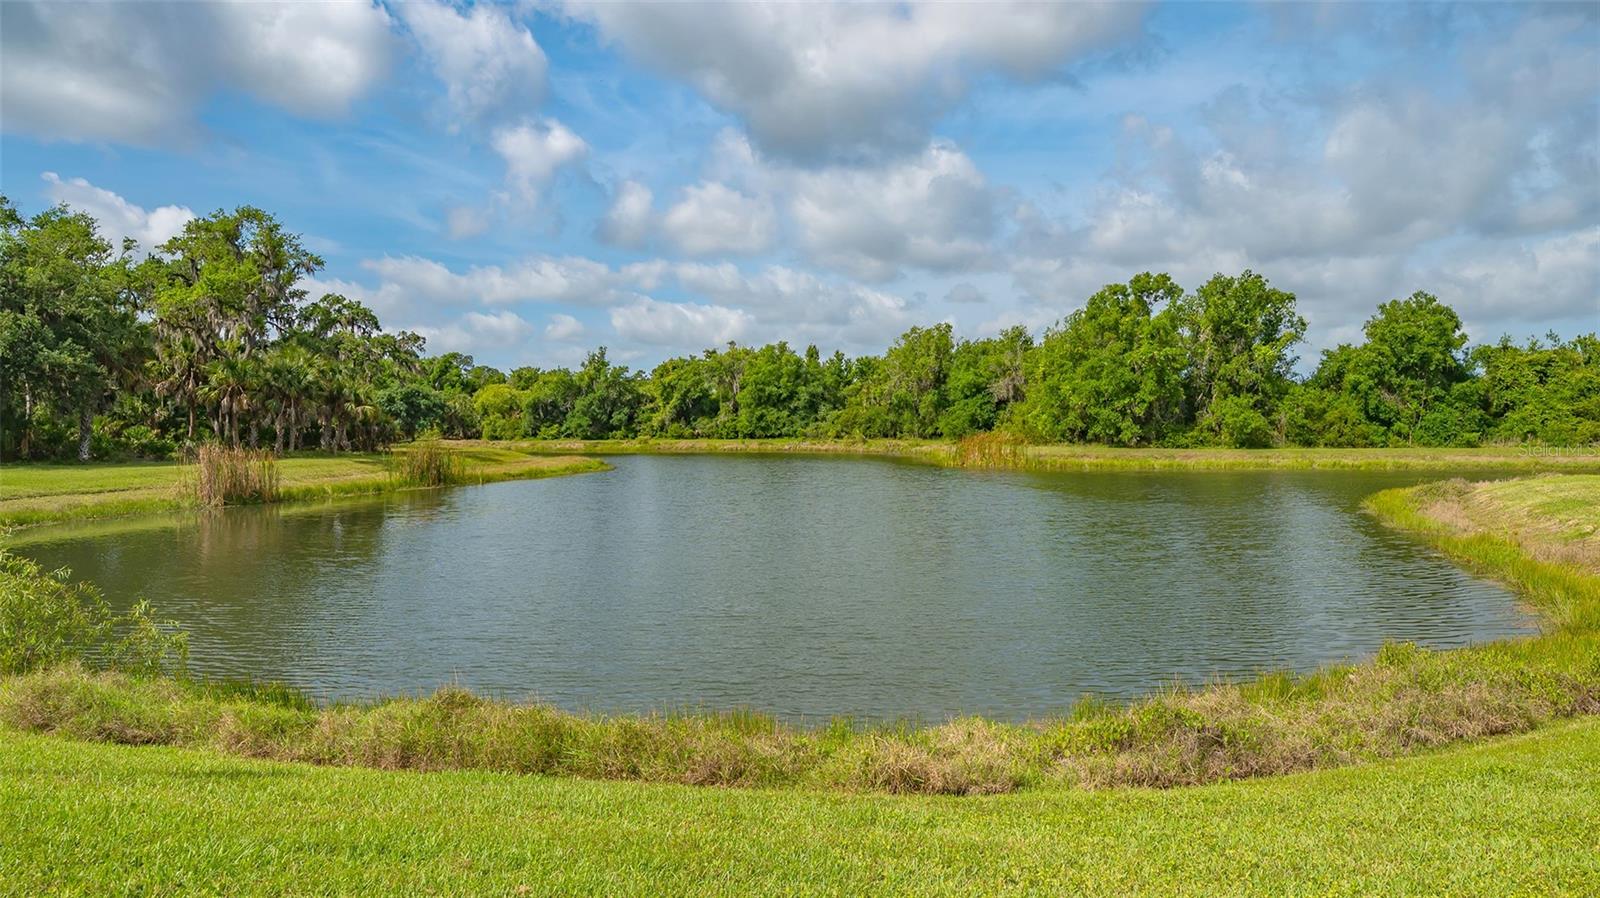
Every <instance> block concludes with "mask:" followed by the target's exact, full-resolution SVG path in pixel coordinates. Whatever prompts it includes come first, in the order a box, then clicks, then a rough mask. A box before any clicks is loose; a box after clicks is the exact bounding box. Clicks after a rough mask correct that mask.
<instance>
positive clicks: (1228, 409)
mask: <svg viewBox="0 0 1600 898" xmlns="http://www.w3.org/2000/svg"><path fill="white" fill-rule="evenodd" d="M1208 423H1209V424H1210V425H1211V427H1213V428H1214V429H1215V430H1216V433H1217V437H1218V439H1219V440H1220V441H1221V442H1222V443H1223V444H1224V445H1227V446H1232V447H1233V448H1235V449H1264V448H1266V447H1268V446H1271V445H1272V425H1271V424H1270V423H1268V422H1267V418H1266V416H1265V415H1263V414H1261V412H1259V411H1257V410H1256V407H1255V403H1254V402H1253V401H1252V400H1251V399H1250V398H1249V397H1247V396H1228V397H1226V398H1224V399H1218V400H1217V401H1216V402H1215V403H1214V404H1213V405H1212V406H1211V412H1210V421H1209V422H1208Z"/></svg>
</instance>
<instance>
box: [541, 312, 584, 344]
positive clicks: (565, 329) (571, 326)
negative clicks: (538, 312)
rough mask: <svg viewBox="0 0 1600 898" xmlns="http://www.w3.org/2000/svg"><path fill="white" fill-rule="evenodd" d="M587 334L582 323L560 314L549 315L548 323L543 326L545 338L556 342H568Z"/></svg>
mask: <svg viewBox="0 0 1600 898" xmlns="http://www.w3.org/2000/svg"><path fill="white" fill-rule="evenodd" d="M587 333H588V330H587V329H586V328H585V327H584V326H583V322H582V321H579V320H578V319H576V318H574V317H572V316H571V315H567V314H565V313H562V312H557V313H556V314H554V315H551V316H550V323H549V324H546V325H545V326H544V335H545V338H546V339H549V340H555V341H557V342H570V341H572V340H576V339H578V338H580V337H582V336H584V335H585V334H587Z"/></svg>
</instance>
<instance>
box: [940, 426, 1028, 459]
mask: <svg viewBox="0 0 1600 898" xmlns="http://www.w3.org/2000/svg"><path fill="white" fill-rule="evenodd" d="M1026 448H1027V441H1026V440H1024V439H1023V438H1022V437H1020V436H1017V435H1016V434H1014V433H1007V432H1006V431H1003V430H992V431H988V432H986V433H975V434H972V435H971V436H966V437H962V438H961V440H960V441H959V442H957V443H956V446H955V461H956V464H957V465H958V466H960V467H963V468H1017V467H1021V466H1022V463H1023V460H1024V456H1025V453H1026Z"/></svg>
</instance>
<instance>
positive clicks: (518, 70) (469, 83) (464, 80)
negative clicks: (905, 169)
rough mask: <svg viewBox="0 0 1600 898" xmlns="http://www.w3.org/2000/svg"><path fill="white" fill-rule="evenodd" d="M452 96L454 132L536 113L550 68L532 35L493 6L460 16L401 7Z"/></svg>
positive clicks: (423, 2) (415, 3)
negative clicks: (528, 113) (485, 122)
mask: <svg viewBox="0 0 1600 898" xmlns="http://www.w3.org/2000/svg"><path fill="white" fill-rule="evenodd" d="M396 9H397V10H398V12H399V14H400V17H401V18H402V19H404V20H405V23H406V25H407V26H408V27H409V28H410V29H411V34H412V35H413V36H414V37H415V38H416V39H417V43H418V44H420V45H421V47H422V51H423V54H424V56H426V57H427V59H428V61H429V63H430V64H431V65H432V66H433V70H434V72H435V74H437V75H438V77H439V80H441V81H443V82H444V84H445V87H446V90H447V91H448V97H449V103H450V107H451V112H452V116H453V122H454V124H453V126H452V127H453V128H454V127H455V126H459V125H462V124H472V123H475V122H478V121H482V120H485V119H492V118H495V117H499V116H503V115H505V114H507V113H511V114H516V113H519V112H520V113H522V114H526V113H527V112H529V111H531V110H532V109H534V108H535V107H536V106H537V105H538V103H539V101H540V100H541V99H542V97H543V95H544V89H545V74H546V70H547V69H548V67H549V62H548V61H547V60H546V59H545V55H544V51H543V50H542V49H540V47H539V44H538V43H537V42H536V41H534V39H533V35H532V34H531V33H529V31H528V29H527V28H525V27H523V26H522V25H519V24H517V23H516V22H513V21H511V19H510V17H509V16H507V15H506V13H505V12H504V11H503V10H501V9H499V8H496V7H494V6H490V5H487V4H478V5H475V6H473V7H471V8H470V9H463V10H457V9H455V8H454V7H452V6H450V5H448V4H446V3H436V2H433V0H409V2H405V3H400V4H398V5H397V7H396Z"/></svg>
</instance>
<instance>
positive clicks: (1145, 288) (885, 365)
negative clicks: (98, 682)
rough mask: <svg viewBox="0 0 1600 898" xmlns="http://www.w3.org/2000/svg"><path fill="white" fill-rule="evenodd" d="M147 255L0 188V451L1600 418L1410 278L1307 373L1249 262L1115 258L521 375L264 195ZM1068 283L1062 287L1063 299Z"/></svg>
mask: <svg viewBox="0 0 1600 898" xmlns="http://www.w3.org/2000/svg"><path fill="white" fill-rule="evenodd" d="M160 250H161V252H160V254H159V255H153V256H149V257H146V258H144V259H142V260H139V259H135V258H133V257H132V253H131V252H129V251H127V250H124V251H122V252H121V253H118V252H116V251H115V250H114V248H113V247H111V246H109V245H108V244H107V243H106V242H105V241H104V240H103V239H101V238H100V237H99V236H98V235H97V232H96V223H95V222H94V220H93V219H91V218H89V217H88V216H85V215H82V214H80V213H73V212H70V211H69V210H67V209H65V208H62V207H58V208H54V209H50V210H47V211H45V212H43V213H40V214H38V215H36V216H33V217H32V218H24V217H23V216H22V215H21V214H19V213H18V212H17V210H16V209H15V208H14V207H13V206H12V205H11V204H10V203H9V201H7V200H5V199H4V198H3V197H0V457H5V458H19V457H20V458H65V457H74V456H76V457H78V458H80V459H87V458H89V457H93V456H98V457H110V458H114V457H127V456H133V457H147V456H162V455H167V454H171V453H173V452H174V451H176V450H180V449H181V450H182V451H185V452H187V451H192V449H193V447H194V446H196V445H198V444H200V443H203V442H220V443H225V444H227V445H229V446H235V447H238V446H249V447H251V448H259V447H261V446H265V445H268V444H270V445H271V447H272V449H273V451H274V452H277V453H279V454H282V453H285V452H294V451H297V450H299V449H302V448H307V447H317V448H320V449H321V450H323V451H325V452H343V451H374V450H377V449H379V448H381V447H383V446H386V445H387V444H389V443H391V442H393V441H395V440H410V439H415V438H416V436H417V435H418V434H423V433H436V434H437V435H439V436H441V437H446V438H476V437H482V438H486V439H493V440H500V439H506V440H509V439H522V438H536V439H555V438H576V439H588V440H600V439H626V438H633V437H638V436H654V437H673V438H691V439H692V438H722V439H771V438H784V437H807V436H810V437H835V438H937V437H943V438H947V439H952V440H959V439H961V438H963V437H967V436H970V435H972V434H978V433H986V432H989V431H993V430H997V429H1000V430H1006V431H1008V432H1013V433H1018V434H1022V435H1025V436H1027V437H1028V438H1029V439H1032V440H1036V441H1053V442H1073V443H1101V444H1109V445H1114V446H1152V445H1164V446H1201V445H1227V446H1237V447H1260V446H1274V445H1284V444H1293V445H1302V446H1330V447H1332V446H1351V447H1359V446H1394V445H1407V446H1446V445H1449V446H1472V445H1477V444H1480V443H1483V442H1522V441H1534V442H1542V443H1547V444H1558V445H1574V444H1589V443H1594V442H1597V441H1600V338H1597V337H1596V336H1595V335H1593V334H1590V335H1587V336H1580V337H1578V338H1576V339H1574V340H1572V341H1570V342H1562V341H1561V340H1560V339H1559V338H1556V337H1554V336H1552V337H1551V338H1550V342H1549V343H1548V344H1544V343H1539V342H1533V343H1530V344H1528V345H1526V346H1516V345H1512V344H1511V343H1510V342H1509V341H1507V340H1502V341H1501V342H1500V343H1499V344H1497V345H1493V346H1483V347H1478V348H1477V349H1474V350H1471V351H1469V350H1468V349H1467V348H1466V335H1465V334H1464V333H1463V332H1462V330H1461V322H1460V319H1459V317H1458V316H1457V315H1456V313H1455V312H1454V311H1452V310H1451V309H1450V308H1449V307H1448V306H1447V305H1445V304H1443V303H1441V302H1439V301H1438V299H1437V298H1435V297H1433V296H1431V295H1429V294H1426V293H1416V294H1413V295H1412V296H1411V297H1409V298H1406V299H1401V300H1395V301H1392V302H1387V303H1384V304H1382V305H1381V306H1380V307H1379V308H1378V310H1377V313H1376V314H1375V315H1374V316H1373V317H1372V318H1371V320H1369V321H1368V322H1367V324H1366V329H1365V341H1364V342H1363V343H1361V344H1359V345H1343V346H1339V347H1336V348H1334V349H1332V350H1329V351H1327V352H1326V353H1324V355H1323V358H1322V360H1321V364H1320V365H1319V366H1318V368H1317V370H1316V372H1315V373H1314V374H1313V375H1312V376H1311V377H1310V378H1309V379H1307V380H1305V381H1304V382H1297V380H1296V379H1295V377H1294V375H1293V372H1292V367H1293V365H1294V363H1295V361H1296V357H1295V355H1294V349H1295V347H1296V346H1297V345H1298V344H1299V343H1300V341H1301V340H1302V338H1303V336H1304V334H1305V329H1306V323H1305V320H1304V319H1303V318H1301V317H1300V315H1299V314H1298V312H1297V310H1296V303H1295V297H1294V295H1293V294H1291V293H1288V292H1286V291H1283V290H1279V289H1277V288H1274V287H1272V286H1271V285H1270V284H1269V283H1268V281H1267V280H1266V278H1264V277H1262V276H1261V275H1259V274H1256V273H1255V272H1252V271H1245V272H1243V273H1241V274H1239V275H1237V276H1229V275H1223V274H1218V275H1216V276H1215V277H1213V278H1211V279H1210V280H1209V281H1207V282H1206V283H1205V284H1203V285H1202V286H1201V287H1200V288H1199V289H1198V290H1196V291H1194V292H1193V293H1185V292H1184V290H1183V289H1182V288H1181V287H1179V285H1177V284H1176V283H1175V282H1173V280H1172V279H1171V278H1170V277H1169V276H1167V275H1165V274H1153V273H1144V274H1140V275H1137V276H1135V277H1134V278H1132V279H1131V280H1130V281H1129V282H1128V283H1126V284H1109V285H1107V286H1105V287H1104V288H1102V289H1101V290H1099V291H1098V292H1096V293H1095V294H1094V295H1093V296H1090V297H1089V298H1088V299H1087V301H1086V302H1085V303H1084V305H1083V307H1082V308H1080V309H1078V310H1077V311H1074V312H1072V313H1071V314H1069V315H1068V316H1067V317H1065V318H1064V319H1062V320H1061V321H1060V322H1058V323H1057V324H1056V325H1055V326H1053V327H1051V328H1049V329H1047V330H1046V332H1045V333H1044V335H1043V336H1042V338H1041V340H1040V341H1039V342H1038V344H1037V345H1035V342H1034V340H1033V337H1032V335H1031V334H1030V333H1029V332H1028V330H1027V329H1026V328H1023V327H1012V328H1009V329H1007V330H1006V331H1004V332H1003V333H1001V334H999V335H998V336H995V337H990V338H986V339H977V340H958V339H956V337H955V335H954V333H953V332H952V328H951V326H950V325H949V324H948V323H941V324H936V325H933V326H931V327H912V328H909V329H908V330H906V331H905V332H904V333H903V334H901V335H900V336H899V337H898V338H897V339H896V340H895V341H894V343H893V344H892V345H891V346H889V347H888V348H887V349H886V350H885V351H884V352H883V354H881V355H867V356H861V357H858V358H853V359H852V358H846V357H845V356H844V354H843V353H839V352H835V353H833V354H832V355H830V356H824V355H823V354H822V353H821V352H820V351H819V350H818V349H817V347H815V346H808V347H806V349H805V351H804V352H803V353H801V352H797V351H796V350H795V349H793V348H791V347H790V346H789V345H788V344H787V343H785V342H782V341H780V342H776V343H770V344H767V345H764V346H741V345H738V344H734V343H729V344H728V345H726V346H724V347H721V348H717V349H708V350H706V351H704V352H703V353H700V354H698V355H690V356H683V357H679V358H672V359H667V360H666V361H664V362H662V363H661V364H659V365H657V366H656V367H655V368H654V369H653V370H652V371H650V372H649V373H648V374H646V373H645V372H643V371H633V370H630V369H629V368H628V367H627V366H625V365H619V364H616V363H614V362H612V361H611V360H610V358H609V356H608V355H607V352H606V350H605V349H604V348H603V347H602V348H600V349H598V350H597V351H595V352H592V353H590V354H589V355H588V356H587V357H586V358H585V360H584V363H583V364H582V366H580V367H579V368H578V369H577V370H570V369H567V368H536V367H521V368H517V369H515V370H513V371H512V372H511V373H510V374H509V375H507V374H506V373H504V372H502V371H500V370H498V369H496V368H493V367H490V366H486V365H480V364H477V363H476V362H475V361H474V359H473V358H472V356H469V355H465V354H462V353H459V352H447V353H444V354H441V355H439V356H436V357H431V358H429V357H424V355H423V345H424V344H423V340H422V338H421V337H419V336H417V335H416V334H410V333H405V332H401V333H396V334H391V333H387V332H385V331H383V329H382V327H381V324H380V322H379V321H378V318H377V316H376V315H375V314H374V313H373V312H372V311H371V310H370V309H368V308H366V307H364V306H363V305H361V304H360V303H359V302H356V301H353V300H351V299H348V298H346V297H343V296H340V295H338V294H325V295H323V296H320V297H313V296H310V295H308V294H307V293H306V292H305V290H304V289H303V288H302V287H301V286H300V285H301V284H304V283H306V279H307V277H308V276H310V275H314V274H315V273H316V272H317V271H318V270H319V269H320V268H321V266H322V259H320V258H319V257H317V256H316V255H315V254H314V253H311V252H310V251H308V250H307V249H306V248H305V246H304V245H303V243H302V241H301V239H300V237H299V236H298V235H296V234H293V233H291V232H290V231H289V230H288V229H287V228H285V227H284V226H283V225H282V224H281V223H279V222H278V221H277V219H275V218H274V217H273V216H272V215H270V214H269V213H267V212H265V211H263V210H260V209H256V208H253V207H248V206H245V207H240V208H237V209H234V210H232V211H226V210H219V211H217V212H214V213H212V214H211V215H208V216H205V217H202V218H198V219H195V220H193V221H191V222H189V223H188V224H187V225H186V226H185V228H184V230H183V232H182V233H180V234H179V235H177V236H176V237H174V238H173V239H172V240H170V241H169V242H168V243H166V244H164V245H163V246H162V247H161V248H160ZM1062 301H1063V304H1067V303H1070V301H1071V298H1070V297H1063V298H1062Z"/></svg>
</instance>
